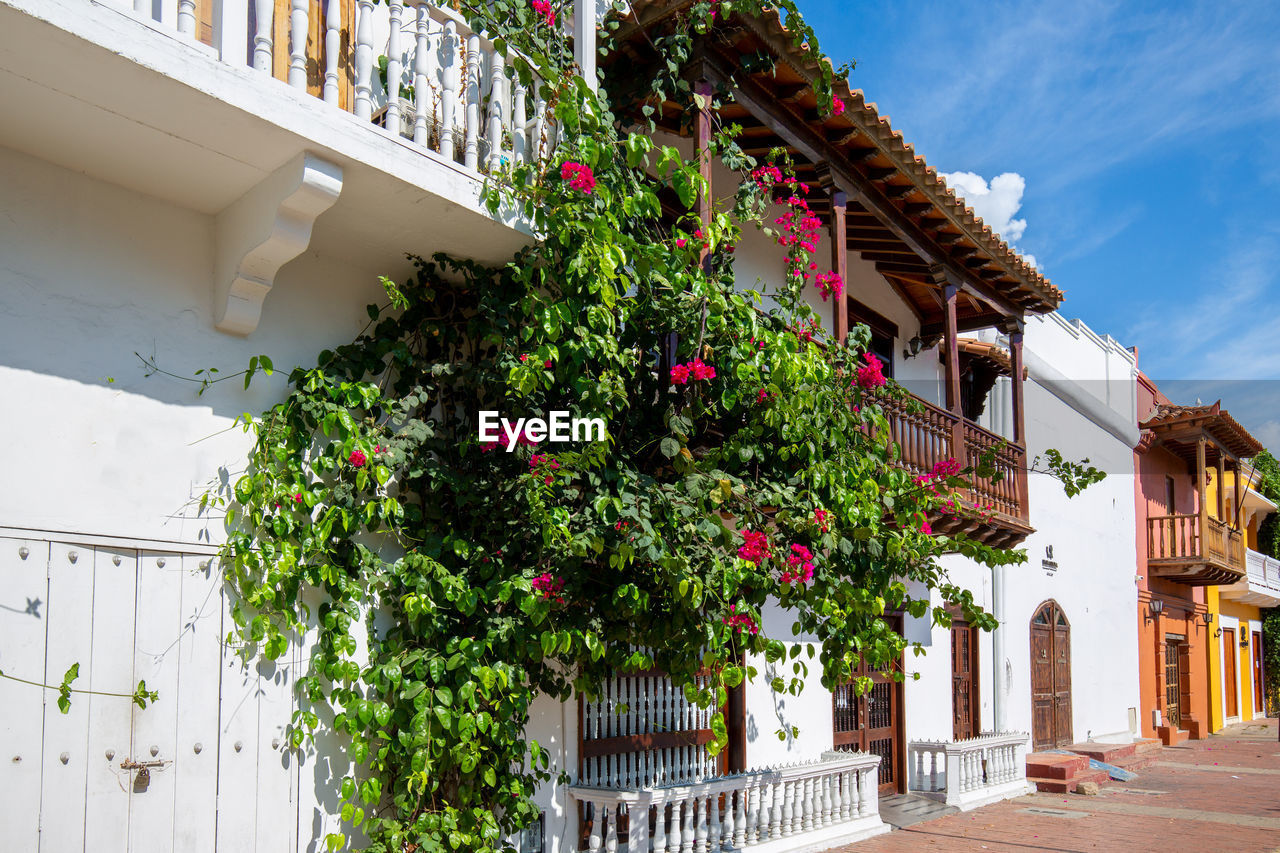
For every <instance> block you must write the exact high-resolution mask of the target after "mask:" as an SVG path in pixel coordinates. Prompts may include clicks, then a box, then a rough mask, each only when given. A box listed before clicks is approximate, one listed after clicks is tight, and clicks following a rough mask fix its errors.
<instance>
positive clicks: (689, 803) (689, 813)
mask: <svg viewBox="0 0 1280 853" xmlns="http://www.w3.org/2000/svg"><path fill="white" fill-rule="evenodd" d="M682 805H683V807H684V823H683V825H682V827H681V833H680V853H693V841H694V832H693V812H694V809H696V808H697V807H698V799H697V797H694V798H692V799H688V800H685V801H684V802H683V803H682Z"/></svg>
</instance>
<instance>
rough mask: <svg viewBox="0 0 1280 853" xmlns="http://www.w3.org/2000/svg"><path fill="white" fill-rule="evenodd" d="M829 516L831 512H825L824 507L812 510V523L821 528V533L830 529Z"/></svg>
mask: <svg viewBox="0 0 1280 853" xmlns="http://www.w3.org/2000/svg"><path fill="white" fill-rule="evenodd" d="M830 518H831V513H829V512H827V511H826V510H825V509H822V508H818V509H815V510H814V511H813V523H814V524H816V525H818V526H819V527H820V528H822V532H823V533H826V532H827V531H828V530H830V529H831V522H830V521H829V519H830Z"/></svg>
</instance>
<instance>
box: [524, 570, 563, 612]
mask: <svg viewBox="0 0 1280 853" xmlns="http://www.w3.org/2000/svg"><path fill="white" fill-rule="evenodd" d="M529 585H530V586H532V587H533V589H534V591H535V592H537V593H538V594H539V595H541V596H542V597H543V598H544V599H546V600H547V601H554V602H555V603H556V604H564V596H562V595H561V594H560V593H561V592H562V591H563V590H564V578H557V577H552V576H551V575H550V574H549V573H547V572H543V573H542V574H540V575H538V576H537V577H536V578H534V579H533V580H532V581H530V583H529Z"/></svg>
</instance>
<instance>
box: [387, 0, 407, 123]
mask: <svg viewBox="0 0 1280 853" xmlns="http://www.w3.org/2000/svg"><path fill="white" fill-rule="evenodd" d="M387 8H388V12H389V14H390V16H391V34H390V35H388V36H387V112H386V116H387V125H386V126H387V130H388V131H390V132H391V133H392V134H394V135H396V136H399V135H400V112H401V111H400V76H401V75H402V74H403V73H404V56H403V54H402V53H401V50H400V27H401V26H402V24H403V19H404V0H388V3H387Z"/></svg>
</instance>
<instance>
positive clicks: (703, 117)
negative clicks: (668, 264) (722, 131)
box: [693, 77, 712, 272]
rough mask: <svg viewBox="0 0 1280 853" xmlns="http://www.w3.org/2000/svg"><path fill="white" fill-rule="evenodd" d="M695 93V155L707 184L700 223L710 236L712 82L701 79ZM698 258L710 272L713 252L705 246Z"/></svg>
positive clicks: (701, 195) (700, 205) (701, 199)
mask: <svg viewBox="0 0 1280 853" xmlns="http://www.w3.org/2000/svg"><path fill="white" fill-rule="evenodd" d="M693 92H694V95H696V96H697V97H696V98H695V101H696V107H695V108H696V110H697V113H696V114H695V115H694V118H693V139H694V146H695V148H694V153H695V156H696V157H697V159H698V172H699V174H701V175H702V180H703V181H704V182H705V184H704V187H705V189H704V191H703V192H700V193H699V194H698V210H697V212H698V222H699V223H701V225H702V230H703V233H704V234H709V232H710V228H711V93H712V88H711V81H710V80H707V79H706V78H705V77H702V78H699V79H698V80H697V82H695V83H694V84H693ZM698 257H699V259H700V260H701V261H702V268H703V269H704V270H706V271H707V272H710V271H711V250H710V249H708V248H706V247H705V246H704V247H703V249H702V251H701V253H700V254H699V256H698Z"/></svg>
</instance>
